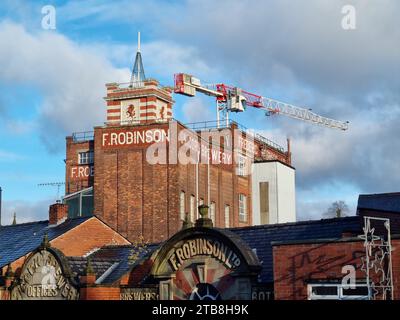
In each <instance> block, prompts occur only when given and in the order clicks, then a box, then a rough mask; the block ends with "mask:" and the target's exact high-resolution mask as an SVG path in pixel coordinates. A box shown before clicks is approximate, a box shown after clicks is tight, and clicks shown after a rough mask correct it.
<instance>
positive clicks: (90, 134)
mask: <svg viewBox="0 0 400 320" xmlns="http://www.w3.org/2000/svg"><path fill="white" fill-rule="evenodd" d="M93 139H94V131H83V132H74V133H73V134H72V140H73V141H74V142H84V141H90V140H93Z"/></svg>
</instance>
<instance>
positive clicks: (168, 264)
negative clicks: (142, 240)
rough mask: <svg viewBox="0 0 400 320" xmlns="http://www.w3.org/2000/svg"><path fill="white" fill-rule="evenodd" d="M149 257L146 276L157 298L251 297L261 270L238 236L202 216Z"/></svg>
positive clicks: (212, 298) (213, 298)
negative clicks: (153, 283)
mask: <svg viewBox="0 0 400 320" xmlns="http://www.w3.org/2000/svg"><path fill="white" fill-rule="evenodd" d="M206 214H207V213H205V215H206ZM151 259H152V260H153V261H154V264H153V266H152V269H151V271H150V276H151V277H152V278H153V279H154V280H155V281H157V282H158V283H159V297H160V299H161V300H187V299H192V300H236V299H251V289H252V285H253V284H254V283H256V280H257V276H258V274H259V272H260V270H261V266H260V263H259V261H258V258H257V256H256V255H255V253H254V252H253V251H252V250H251V249H250V248H249V246H248V245H247V244H246V243H244V242H243V241H242V240H241V239H240V237H239V236H237V235H236V234H234V233H232V232H230V231H228V230H223V229H216V228H212V221H211V220H210V219H208V218H204V217H203V218H200V219H198V220H197V222H196V225H195V226H194V227H188V228H185V229H183V230H181V231H180V232H178V233H177V234H175V235H174V236H173V237H171V238H170V239H169V240H168V241H166V242H165V243H164V244H163V245H162V246H161V247H160V249H159V250H157V251H156V252H154V253H153V256H152V258H151Z"/></svg>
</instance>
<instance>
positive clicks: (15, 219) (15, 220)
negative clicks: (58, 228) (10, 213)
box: [12, 212, 17, 225]
mask: <svg viewBox="0 0 400 320" xmlns="http://www.w3.org/2000/svg"><path fill="white" fill-rule="evenodd" d="M12 224H13V225H16V224H17V214H16V213H15V212H14V219H13V222H12Z"/></svg>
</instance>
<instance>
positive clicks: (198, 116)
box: [182, 96, 216, 123]
mask: <svg viewBox="0 0 400 320" xmlns="http://www.w3.org/2000/svg"><path fill="white" fill-rule="evenodd" d="M182 113H183V116H184V120H185V122H186V123H192V122H201V121H213V120H215V117H216V116H215V114H214V113H212V112H211V110H210V103H207V102H206V100H205V99H204V98H202V97H201V96H200V97H196V98H192V99H189V100H188V101H187V102H185V103H184V104H183V106H182Z"/></svg>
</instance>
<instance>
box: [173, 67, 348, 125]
mask: <svg viewBox="0 0 400 320" xmlns="http://www.w3.org/2000/svg"><path fill="white" fill-rule="evenodd" d="M197 91H198V92H201V93H203V94H206V95H209V96H214V97H216V99H217V101H218V102H220V103H226V106H227V109H228V110H229V111H231V112H243V111H244V110H245V109H246V106H251V107H254V108H258V109H262V110H264V111H266V115H275V114H282V115H285V116H288V117H291V118H295V119H299V120H303V121H307V122H311V123H314V124H318V125H322V126H325V127H329V128H334V129H340V130H347V129H348V122H347V121H339V120H334V119H330V118H327V117H323V116H320V115H318V114H316V113H314V112H312V111H311V110H310V109H305V108H299V107H296V106H294V105H291V104H288V103H285V102H281V101H277V100H274V99H271V98H265V97H262V96H259V95H256V94H253V93H250V92H246V91H243V90H241V89H239V88H236V87H231V86H228V85H225V84H222V83H220V84H202V83H201V81H200V80H199V79H197V78H195V77H193V76H191V75H188V74H184V73H178V74H176V75H175V93H179V94H184V95H187V96H191V97H193V96H195V95H196V92H197Z"/></svg>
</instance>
